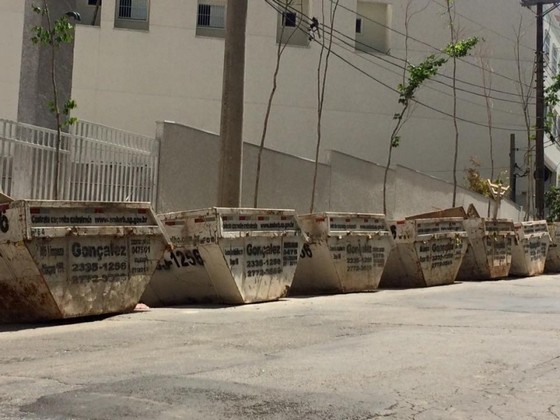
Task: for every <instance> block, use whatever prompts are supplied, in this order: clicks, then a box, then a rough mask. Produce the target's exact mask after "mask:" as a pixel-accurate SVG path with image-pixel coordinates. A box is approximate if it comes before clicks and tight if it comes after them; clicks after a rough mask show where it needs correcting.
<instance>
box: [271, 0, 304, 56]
mask: <svg viewBox="0 0 560 420" xmlns="http://www.w3.org/2000/svg"><path fill="white" fill-rule="evenodd" d="M276 3H277V4H278V6H277V9H279V13H278V24H277V27H276V29H277V30H276V42H281V43H288V45H300V46H308V45H309V33H308V30H309V25H310V22H308V21H307V18H306V16H308V15H309V0H299V1H293V0H276Z"/></svg>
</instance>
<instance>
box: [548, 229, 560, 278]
mask: <svg viewBox="0 0 560 420" xmlns="http://www.w3.org/2000/svg"><path fill="white" fill-rule="evenodd" d="M548 233H549V235H550V246H549V247H548V253H547V254H546V262H545V265H544V271H546V272H547V273H560V222H553V223H549V224H548Z"/></svg>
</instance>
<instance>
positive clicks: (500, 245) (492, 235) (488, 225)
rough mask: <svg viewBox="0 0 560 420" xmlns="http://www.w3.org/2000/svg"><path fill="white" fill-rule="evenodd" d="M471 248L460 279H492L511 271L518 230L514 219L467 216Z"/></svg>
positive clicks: (465, 223) (467, 230)
mask: <svg viewBox="0 0 560 420" xmlns="http://www.w3.org/2000/svg"><path fill="white" fill-rule="evenodd" d="M464 225H465V230H466V232H467V235H468V239H469V241H468V243H469V245H468V248H467V253H466V254H465V257H464V258H463V263H462V264H461V267H460V269H459V272H458V273H457V280H462V281H468V280H491V279H499V278H504V277H507V276H508V275H509V270H510V267H511V252H512V246H513V240H514V237H515V230H514V227H513V220H508V219H497V220H490V219H482V218H474V219H466V220H465V221H464Z"/></svg>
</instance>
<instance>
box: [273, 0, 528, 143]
mask: <svg viewBox="0 0 560 420" xmlns="http://www.w3.org/2000/svg"><path fill="white" fill-rule="evenodd" d="M279 1H280V0H267V1H266V3H267V4H269V5H270V6H271V7H272V8H274V9H275V10H276V11H277V12H279V13H281V12H282V11H283V10H285V8H286V5H285V4H280V3H279ZM271 2H272V3H274V4H276V5H277V6H278V7H279V8H277V7H275V6H274V5H272V4H271ZM294 10H297V9H294ZM297 12H298V13H300V14H301V15H302V16H305V15H304V14H303V13H301V11H299V10H297ZM306 17H307V16H306ZM296 29H298V30H300V31H302V32H304V33H306V34H307V31H304V29H302V28H301V27H298V28H296ZM311 40H312V41H314V42H316V43H318V44H320V43H319V42H318V41H317V40H316V39H314V38H312V39H311ZM331 54H332V55H334V56H335V57H337V58H338V59H340V60H341V61H342V62H344V63H345V64H347V65H349V66H350V67H352V68H353V69H355V70H356V71H358V72H360V73H361V74H363V75H364V76H366V77H368V78H370V79H372V80H373V81H375V82H376V83H379V84H380V85H382V86H384V87H385V88H387V89H389V90H391V91H392V92H394V93H397V94H400V92H399V91H398V90H397V89H395V88H394V87H392V86H390V85H389V84H387V83H385V82H383V81H381V80H379V79H378V78H376V77H374V76H372V75H371V74H369V73H368V72H366V71H365V70H363V69H361V68H359V67H358V66H356V65H355V64H353V63H351V62H350V61H348V60H347V59H345V58H344V57H342V56H341V55H340V54H338V53H337V52H336V51H332V50H331ZM412 101H413V102H415V103H417V104H419V105H421V106H423V107H425V108H427V109H430V110H432V111H434V112H437V113H439V114H441V115H444V116H447V117H451V118H453V115H452V114H450V113H448V112H445V111H442V110H440V109H438V108H435V107H434V106H431V105H428V104H426V103H424V102H422V101H420V100H418V99H417V98H414V99H412ZM456 119H457V121H461V122H465V123H468V124H472V125H476V126H480V127H485V128H490V126H489V125H487V124H484V123H480V122H478V121H472V120H469V119H466V118H463V117H459V116H457V117H456ZM517 127H518V128H515V126H511V127H499V126H494V125H492V126H491V128H492V129H495V130H503V131H518V132H524V131H526V127H521V126H517Z"/></svg>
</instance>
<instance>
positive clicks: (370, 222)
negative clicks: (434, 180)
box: [290, 212, 393, 295]
mask: <svg viewBox="0 0 560 420" xmlns="http://www.w3.org/2000/svg"><path fill="white" fill-rule="evenodd" d="M299 220H300V225H301V227H302V229H303V231H304V232H305V233H306V234H307V235H308V236H309V243H307V244H305V245H304V247H303V250H302V252H301V253H300V259H299V262H298V265H297V269H296V274H295V277H294V282H293V284H292V288H291V289H290V294H291V295H298V294H317V293H320V294H324V293H348V292H367V291H374V290H377V288H378V286H379V281H380V280H381V274H382V272H383V268H384V267H385V262H386V261H387V258H388V256H389V252H390V250H391V247H392V244H393V238H392V236H391V232H390V231H389V228H388V226H387V222H386V220H385V216H384V215H382V214H366V213H332V212H324V213H316V214H308V215H302V216H299Z"/></svg>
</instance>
